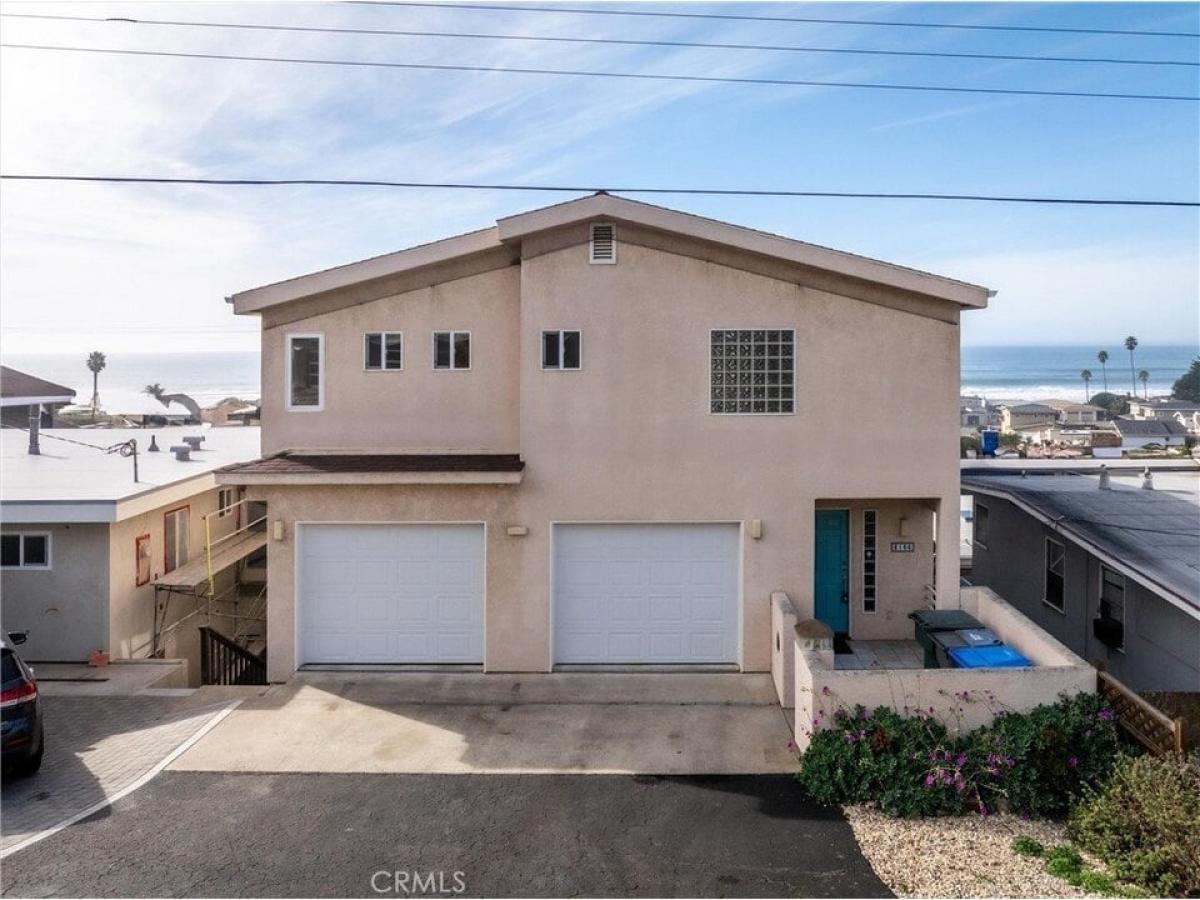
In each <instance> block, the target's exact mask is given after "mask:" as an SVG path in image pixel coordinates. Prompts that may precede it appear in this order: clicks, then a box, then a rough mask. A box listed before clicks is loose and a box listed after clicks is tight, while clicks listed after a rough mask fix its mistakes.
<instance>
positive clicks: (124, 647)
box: [108, 490, 235, 681]
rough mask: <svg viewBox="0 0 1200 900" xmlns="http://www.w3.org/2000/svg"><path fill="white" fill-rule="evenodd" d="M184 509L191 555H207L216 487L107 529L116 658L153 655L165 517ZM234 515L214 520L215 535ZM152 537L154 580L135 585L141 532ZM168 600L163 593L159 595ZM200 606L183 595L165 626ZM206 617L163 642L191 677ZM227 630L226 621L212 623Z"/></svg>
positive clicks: (226, 580)
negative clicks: (183, 662)
mask: <svg viewBox="0 0 1200 900" xmlns="http://www.w3.org/2000/svg"><path fill="white" fill-rule="evenodd" d="M180 507H187V508H188V522H189V534H188V540H189V546H188V549H189V559H199V558H201V557H202V556H203V554H204V521H203V517H204V516H206V515H208V514H210V513H214V512H216V510H217V491H215V490H211V491H204V492H202V493H199V494H195V495H193V496H192V497H189V498H188V499H187V500H186V501H183V502H178V503H170V504H166V505H164V506H159V507H157V508H155V509H152V510H150V511H148V512H145V513H142V514H140V515H136V516H132V517H130V518H128V519H123V520H121V521H120V522H116V523H114V524H113V525H112V526H111V527H110V528H109V562H110V565H109V597H110V600H109V613H108V614H109V644H108V649H109V653H110V654H111V656H112V658H113V659H139V658H142V657H145V656H148V655H149V654H150V653H151V649H152V641H153V629H154V603H155V597H154V581H155V580H156V579H158V578H159V577H160V576H161V575H162V574H163V564H164V551H165V544H164V536H163V530H164V527H165V523H164V518H163V517H164V515H165V514H166V513H167V512H168V511H170V510H174V509H178V508H180ZM234 523H235V518H234V517H232V516H230V517H226V518H224V519H217V518H216V517H214V518H213V519H212V527H213V536H214V538H216V537H219V536H221V535H223V534H226V533H228V532H229V531H230V530H232V529H233V528H234V527H235V524H234ZM143 534H148V535H150V563H151V564H150V576H151V577H150V582H149V583H148V584H144V585H141V586H138V585H137V565H136V558H135V542H136V540H137V538H138V536H139V535H143ZM233 577H234V573H233V571H232V570H230V571H227V572H226V573H225V574H224V575H222V576H219V577H218V580H217V590H218V592H219V591H220V590H222V589H223V588H224V587H225V586H227V585H229V584H230V583H231V582H232V579H233ZM159 599H160V602H161V601H163V600H165V595H163V597H160V598H159ZM195 607H196V603H195V601H193V600H190V599H188V598H186V597H183V596H181V595H178V594H177V595H175V596H174V597H173V598H172V599H171V600H170V605H169V607H168V609H167V610H166V613H167V618H166V622H167V624H170V623H171V622H173V621H175V620H176V619H178V618H179V617H180V616H182V615H183V614H184V613H186V612H189V611H191V610H192V609H194V608H195ZM206 621H207V619H206V618H204V617H203V616H194V617H193V618H192V619H189V620H188V622H186V623H185V624H184V625H182V626H180V627H179V628H177V629H175V630H174V631H172V632H171V633H170V634H168V635H167V636H166V638H165V640H164V641H163V644H162V649H163V652H164V654H165V656H167V657H169V658H173V659H186V660H187V661H188V674H189V677H191V678H192V680H193V681H196V679H198V678H199V672H200V665H199V659H200V649H199V648H200V643H199V633H198V632H197V630H196V629H197V626H199V625H203V624H205V623H206ZM214 624H215V625H216V626H217V627H218V628H223V629H227V628H228V627H229V623H228V622H224V621H222V622H214Z"/></svg>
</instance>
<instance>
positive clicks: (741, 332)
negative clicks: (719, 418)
mask: <svg viewBox="0 0 1200 900" xmlns="http://www.w3.org/2000/svg"><path fill="white" fill-rule="evenodd" d="M709 411H710V412H713V413H718V414H724V415H791V414H792V413H794V412H795V411H796V332H795V330H794V329H791V328H737V329H730V328H714V329H713V330H712V332H711V341H710V345H709Z"/></svg>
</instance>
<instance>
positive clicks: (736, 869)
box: [3, 771, 890, 897]
mask: <svg viewBox="0 0 1200 900" xmlns="http://www.w3.org/2000/svg"><path fill="white" fill-rule="evenodd" d="M397 873H399V874H397ZM455 873H460V874H459V878H460V879H461V884H462V886H463V887H464V888H465V890H464V891H462V893H463V894H465V895H467V896H480V895H487V896H496V897H542V896H566V897H570V896H601V897H603V896H634V897H644V896H665V897H719V896H726V897H741V896H752V897H780V896H800V897H804V896H808V897H882V896H890V895H889V893H888V891H887V888H886V887H885V886H884V884H883V883H882V882H881V881H880V880H879V879H878V878H877V877H876V876H875V874H874V872H873V871H872V870H871V868H870V866H869V865H868V864H867V862H866V860H865V859H864V858H863V856H862V854H861V852H860V851H859V849H858V845H857V844H856V843H855V840H854V836H853V834H852V833H851V831H850V828H849V826H848V825H847V824H846V822H845V821H844V820H843V818H842V816H841V815H840V813H838V812H837V811H836V810H828V809H822V808H819V807H815V806H814V805H813V804H812V803H811V802H809V801H808V800H806V799H805V798H804V796H803V794H802V792H801V791H800V789H799V786H798V784H797V782H796V779H795V778H794V777H792V776H790V775H738V776H706V777H705V776H700V777H697V776H668V777H657V776H628V775H383V774H341V775H333V774H323V775H304V774H284V775H269V774H217V773H187V772H171V771H167V772H164V773H162V774H161V775H159V776H158V777H156V778H155V779H154V780H153V781H151V782H150V783H149V784H147V785H146V786H145V787H143V788H142V789H140V790H138V791H136V792H134V793H132V794H130V795H129V796H127V797H125V798H124V799H122V800H119V801H117V803H116V804H114V806H113V809H112V815H110V816H107V817H96V818H93V819H89V820H85V821H83V822H80V823H78V824H77V825H74V826H72V827H71V828H70V829H68V830H66V831H63V832H60V833H58V834H55V835H53V836H51V837H49V838H47V839H46V840H44V841H41V842H40V843H38V844H37V845H36V846H34V847H31V848H29V849H26V850H22V851H20V852H18V853H16V854H14V855H13V856H11V857H9V858H8V859H7V860H5V863H4V885H3V890H4V894H5V895H6V896H26V897H28V896H76V897H78V896H84V897H90V896H133V897H140V896H171V897H196V896H199V897H206V896H215V897H225V896H259V897H276V896H311V897H344V896H359V897H364V896H365V897H370V896H385V897H397V896H409V894H406V893H405V892H404V891H403V890H401V891H397V890H396V885H397V878H402V879H404V882H403V883H404V884H405V885H406V886H407V887H409V889H410V890H411V887H412V885H413V884H414V881H413V878H414V876H415V875H419V876H420V877H421V879H422V880H423V882H424V883H426V884H428V883H429V882H428V881H426V879H429V878H430V877H432V878H434V879H435V882H434V883H435V885H437V886H445V887H446V888H447V893H449V894H453V888H454V887H455V886H456V885H457V884H458V883H459V882H458V881H456V880H455ZM439 874H440V876H441V877H440V879H439V877H438V876H439ZM418 893H420V892H418ZM425 893H428V891H426V892H425Z"/></svg>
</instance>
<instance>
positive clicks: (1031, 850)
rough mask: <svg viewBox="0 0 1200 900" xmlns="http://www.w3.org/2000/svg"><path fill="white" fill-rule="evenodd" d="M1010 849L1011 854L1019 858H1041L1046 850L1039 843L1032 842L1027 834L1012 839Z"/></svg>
mask: <svg viewBox="0 0 1200 900" xmlns="http://www.w3.org/2000/svg"><path fill="white" fill-rule="evenodd" d="M1012 849H1013V853H1016V854H1019V855H1020V856H1041V855H1042V854H1043V853H1045V852H1046V848H1045V847H1043V846H1042V843H1041V841H1037V840H1034V839H1033V838H1031V837H1030V836H1029V835H1027V834H1023V835H1021V836H1020V837H1016V838H1013V842H1012Z"/></svg>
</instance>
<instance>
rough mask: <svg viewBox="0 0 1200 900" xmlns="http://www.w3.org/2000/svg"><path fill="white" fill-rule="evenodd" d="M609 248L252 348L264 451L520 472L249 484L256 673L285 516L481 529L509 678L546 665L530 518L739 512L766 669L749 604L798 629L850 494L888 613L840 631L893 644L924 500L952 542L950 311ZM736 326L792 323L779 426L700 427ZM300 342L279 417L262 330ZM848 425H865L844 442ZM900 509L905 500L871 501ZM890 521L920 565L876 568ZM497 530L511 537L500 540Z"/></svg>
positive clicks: (538, 558) (547, 245)
mask: <svg viewBox="0 0 1200 900" xmlns="http://www.w3.org/2000/svg"><path fill="white" fill-rule="evenodd" d="M621 234H622V232H621V230H620V228H619V229H618V263H617V264H616V265H612V266H593V265H589V264H588V263H587V246H586V244H583V243H572V242H569V241H568V242H565V244H566V245H565V246H563V244H564V242H563V241H558V242H555V241H553V240H549V239H547V240H545V241H542V242H540V243H539V242H538V241H530V242H528V246H527V252H526V258H525V259H524V260H523V262H522V265H521V266H520V268H519V269H517V268H506V269H503V270H497V271H495V272H490V273H486V274H483V275H475V276H472V277H469V278H464V279H460V280H458V281H454V282H450V283H447V284H444V285H441V286H439V287H437V288H434V289H421V290H417V291H413V292H410V293H409V294H406V295H403V296H399V297H390V298H385V299H383V300H376V301H371V302H370V303H367V304H363V305H355V306H349V307H347V308H345V309H342V310H339V311H334V312H323V313H321V314H320V315H317V316H313V317H311V318H307V319H301V320H298V321H293V322H290V323H288V324H287V325H286V326H282V325H278V326H274V327H271V328H269V329H268V330H267V331H266V332H265V334H264V349H263V376H264V377H263V386H264V407H263V449H264V452H265V453H270V452H272V451H274V450H278V449H281V448H293V449H344V450H364V449H375V450H378V449H387V450H393V451H415V450H428V449H435V448H436V449H452V450H468V449H469V450H487V451H493V452H505V451H507V452H512V451H519V452H520V453H521V455H522V457H523V458H524V459H525V461H526V464H527V466H526V470H525V473H524V480H523V481H522V483H521V484H519V485H505V486H478V487H467V486H424V487H418V486H392V487H379V486H366V485H360V486H353V485H345V486H326V487H318V486H312V487H256V488H251V492H252V496H256V497H260V498H262V499H265V500H266V501H267V502H268V504H269V508H270V517H271V518H272V519H273V520H274V519H280V520H282V521H283V522H284V523H285V528H286V537H285V539H284V540H283V541H280V542H275V541H272V542H271V543H270V545H269V563H268V566H269V572H270V576H269V577H270V652H269V657H268V658H269V660H270V667H271V677H272V678H273V679H281V678H286V677H288V676H290V674H291V672H292V670H293V669H294V664H295V638H294V608H293V607H294V587H293V584H292V580H293V578H294V570H295V566H294V563H295V560H294V539H295V527H294V526H295V523H296V522H298V521H364V522H367V521H400V522H402V521H484V522H486V523H487V524H488V539H487V552H488V574H487V587H486V590H487V624H486V630H487V635H486V638H487V640H486V656H487V661H486V662H487V666H488V668H489V669H492V670H517V671H521V670H544V669H546V668H547V667H549V665H550V656H549V654H550V647H549V643H550V642H549V634H550V632H549V621H550V619H549V612H550V583H549V566H550V553H551V543H550V530H551V526H552V523H554V522H579V521H591V522H644V521H674V522H710V521H722V522H741V523H745V522H748V521H749V520H751V519H760V520H761V521H762V523H763V528H764V532H763V537H762V539H761V540H751V539H750V538H749V537H746V538H745V539H744V541H743V551H742V552H743V559H742V566H743V583H742V598H743V599H742V603H743V608H742V620H743V632H744V646H743V650H742V658H741V663H742V666H743V668H745V669H747V670H753V671H765V670H767V669H768V668H769V667H770V657H771V654H770V645H771V644H770V632H771V625H770V617H771V606H770V600H769V598H770V594H771V592H772V591H776V590H784V591H786V592H787V593H788V594H789V595H790V596H791V598H792V602H793V604H794V605H795V607H796V610H797V613H798V614H799V615H800V616H801V617H802V618H805V617H808V616H810V615H811V614H812V583H813V552H812V551H813V541H814V533H813V510H814V508H815V506H816V503H817V501H819V500H824V499H830V498H839V499H840V500H843V501H847V500H849V501H855V500H861V501H869V502H865V503H864V504H863V505H866V506H870V507H872V508H877V509H880V510H881V523H880V524H881V535H880V540H881V552H880V558H881V573H880V596H881V609H883V608H884V605H883V598H884V597H888V596H891V595H893V594H894V595H899V596H903V601H902V602H898V604H897V605H895V606H892V607H890V608H892V609H893V610H894V612H893V615H892V618H890V619H888V618H887V617H886V615H879V614H877V615H876V617H874V621H873V622H871V623H867V622H863V623H861V626H860V627H862V628H863V629H865V631H866V633H867V634H869V635H870V636H891V635H893V633H894V634H895V636H901V637H904V636H908V635H909V634H911V627H910V626H909V624H908V623H907V620H906V619H904V618H903V615H904V613H905V612H907V610H908V609H910V608H913V607H914V606H915V605H919V603H920V599H921V597H922V592H923V587H924V584H925V583H927V581H928V580H929V573H930V571H931V564H930V557H929V553H930V552H931V540H930V539H929V532H928V526H927V525H926V524H924V523H927V522H928V518H929V516H930V509H931V506H934V507H936V506H937V505H938V504H939V503H940V504H941V505H942V507H943V508H945V509H947V510H949V511H950V514H949V515H948V516H946V517H943V518H942V519H941V520H940V521H939V531H940V534H939V540H940V543H941V545H942V546H946V547H950V548H953V549H954V550H955V551H956V550H957V546H958V503H959V500H958V496H959V490H958V441H957V437H958V371H959V368H958V367H959V357H958V353H959V350H958V342H959V331H958V327H957V324H956V323H957V313H956V312H955V311H954V310H953V309H952V308H948V307H947V306H945V305H940V306H939V307H938V310H939V315H940V316H941V318H931V317H929V316H925V315H917V314H914V313H913V312H912V311H905V310H904V309H898V308H893V307H892V306H889V305H885V304H883V303H878V302H866V301H864V300H860V299H852V298H851V297H849V296H843V295H839V294H837V293H833V292H831V291H830V290H828V289H821V290H818V289H816V288H814V287H808V286H805V283H797V282H803V278H802V276H801V275H797V274H795V273H793V276H792V278H793V279H794V280H788V279H785V278H783V277H782V276H776V277H768V276H767V275H764V274H758V273H755V272H751V271H748V270H746V269H744V268H739V267H735V266H733V265H718V264H716V263H713V262H709V261H706V260H705V259H704V258H702V257H703V252H702V248H700V249H698V248H697V247H696V246H694V245H689V244H686V242H683V241H681V240H678V239H672V238H670V237H669V236H665V235H663V236H660V237H659V239H658V240H657V242H656V243H657V245H658V246H656V247H654V248H652V247H649V246H640V245H638V244H635V243H633V242H623V241H622V239H621ZM673 241H674V243H673ZM542 251H544V252H542ZM676 251H678V252H676ZM821 283H822V285H823V286H824V287H825V288H828V287H829V286H830V279H829V278H828V277H824V278H823V279H822V280H821ZM847 292H848V293H858V294H861V293H862V287H861V285H858V286H852V285H850V284H847ZM901 305H902V304H901ZM918 306H919V304H918ZM947 319H949V320H950V321H947ZM757 327H769V328H794V329H795V330H796V337H797V342H796V348H797V349H796V353H797V359H796V413H795V414H794V415H782V416H766V415H762V416H725V415H711V414H710V413H709V412H708V389H709V382H708V366H709V337H710V336H709V332H710V329H713V328H757ZM435 328H436V329H443V328H465V329H470V330H471V331H472V333H473V334H472V348H473V353H474V364H473V369H472V371H471V372H469V373H455V372H433V371H432V370H431V363H430V359H429V353H430V341H431V337H430V335H431V332H432V331H433V330H434V329H435ZM562 328H572V329H575V328H577V329H580V330H582V332H583V368H582V369H581V370H580V371H571V372H561V371H543V370H542V369H541V359H540V333H541V331H542V330H543V329H562ZM376 329H378V330H384V329H389V330H403V331H404V332H405V352H406V361H405V370H404V371H403V372H400V373H364V372H363V371H362V358H361V357H362V334H363V332H364V331H367V330H376ZM314 331H320V332H322V333H324V334H325V336H326V348H325V352H326V360H327V372H328V379H327V388H326V391H327V393H326V401H325V410H324V411H323V412H320V413H312V412H286V411H284V409H283V404H282V400H283V385H282V365H281V362H282V352H283V347H284V334H285V333H286V332H314ZM518 349H520V350H521V351H523V352H521V353H518ZM380 385H382V386H383V387H379V386H380ZM391 385H395V387H391ZM861 410H869V411H870V414H869V421H868V422H867V423H866V427H864V419H863V417H862V415H861V414H860V412H859V411H861ZM898 499H906V500H908V501H909V502H907V503H905V504H899V505H897V504H891V503H887V502H885V501H888V500H898ZM856 508H857V506H856ZM883 510H887V511H888V514H886V515H885V514H883V513H882V511H883ZM906 510H910V511H911V512H912V516H911V517H910V523H909V524H910V530H911V532H912V535H913V536H912V538H911V539H912V540H914V541H917V542H918V546H919V548H920V549H919V551H918V552H917V553H915V554H911V555H908V556H909V557H910V558H906V559H904V560H902V561H901V560H895V561H893V560H890V559H888V556H889V554H888V553H887V552H886V550H885V545H884V544H883V542H885V541H887V540H889V539H890V538H889V534H890V533H891V532H890V531H889V530H888V529H889V528H890V527H891V525H890V524H889V523H892V522H893V520H898V516H899V514H900V513H901V512H903V511H906ZM859 518H860V517H859ZM509 524H520V525H525V526H527V527H528V528H529V535H528V536H527V537H524V538H511V537H508V536H507V535H506V534H505V533H504V527H505V526H507V525H509ZM921 529H925V532H924V534H925V536H924V537H922V536H921V534H919V532H920V530H921ZM905 539H909V538H908V537H906V538H905ZM853 540H854V538H852V547H851V550H852V559H853V558H855V556H856V555H857V554H856V553H855V546H854V544H853ZM943 557H944V558H943V559H942V560H940V561H939V567H940V571H939V583H940V584H942V585H943V586H944V597H943V598H941V601H940V602H942V603H943V604H944V605H945V604H950V605H953V604H957V602H958V599H957V590H956V588H957V583H958V558H957V552H954V553H950V554H943ZM888 577H895V578H896V579H897V583H895V584H889V583H888V581H887V579H888ZM901 580H902V585H903V586H901V583H900V582H901Z"/></svg>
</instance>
